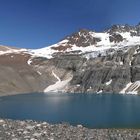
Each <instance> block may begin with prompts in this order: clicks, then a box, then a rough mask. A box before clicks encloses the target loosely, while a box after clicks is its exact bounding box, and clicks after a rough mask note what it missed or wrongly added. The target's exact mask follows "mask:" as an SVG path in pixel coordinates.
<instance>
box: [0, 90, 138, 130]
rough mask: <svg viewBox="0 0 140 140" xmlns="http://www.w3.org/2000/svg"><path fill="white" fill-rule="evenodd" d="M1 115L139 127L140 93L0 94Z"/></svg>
mask: <svg viewBox="0 0 140 140" xmlns="http://www.w3.org/2000/svg"><path fill="white" fill-rule="evenodd" d="M0 117H1V118H10V119H21V120H23V119H33V120H39V121H47V122H49V123H62V122H68V123H70V124H72V125H77V124H82V125H83V126H86V127H90V128H112V127H115V128H124V127H125V128H126V127H127V128H132V127H133V128H140V96H137V95H113V94H105V95H103V94H98V95H97V94H52V95H47V94H43V93H33V94H23V95H15V96H6V97H0Z"/></svg>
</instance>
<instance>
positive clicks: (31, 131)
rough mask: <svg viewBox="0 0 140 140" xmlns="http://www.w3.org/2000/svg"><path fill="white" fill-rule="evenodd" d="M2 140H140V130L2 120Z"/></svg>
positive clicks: (0, 137) (0, 124)
mask: <svg viewBox="0 0 140 140" xmlns="http://www.w3.org/2000/svg"><path fill="white" fill-rule="evenodd" d="M0 140H140V129H88V128H85V127H83V126H82V125H77V126H71V125H69V124H65V123H64V124H56V125H51V124H48V123H47V122H36V121H32V120H26V121H19V120H10V119H0Z"/></svg>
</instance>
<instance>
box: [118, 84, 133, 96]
mask: <svg viewBox="0 0 140 140" xmlns="http://www.w3.org/2000/svg"><path fill="white" fill-rule="evenodd" d="M131 85H132V83H131V82H130V83H128V84H127V85H126V86H125V88H124V89H122V90H121V91H120V93H122V94H125V92H126V90H127V89H128V88H129V87H130V86H131Z"/></svg>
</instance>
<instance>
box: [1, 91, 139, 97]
mask: <svg viewBox="0 0 140 140" xmlns="http://www.w3.org/2000/svg"><path fill="white" fill-rule="evenodd" d="M32 93H37V94H42V93H43V94H46V95H47V94H48V95H64V94H95V95H106V94H115V95H116V94H119V95H130V96H140V95H139V94H122V93H71V92H69V93H67V92H60V93H56V92H53V93H45V92H32ZM26 94H27V95H28V94H31V93H29V92H25V93H16V92H13V93H0V97H6V96H15V95H26Z"/></svg>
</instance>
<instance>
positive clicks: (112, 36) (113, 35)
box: [109, 34, 123, 43]
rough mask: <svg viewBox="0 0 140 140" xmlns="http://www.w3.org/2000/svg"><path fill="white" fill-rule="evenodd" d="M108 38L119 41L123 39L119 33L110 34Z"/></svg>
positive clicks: (111, 40)
mask: <svg viewBox="0 0 140 140" xmlns="http://www.w3.org/2000/svg"><path fill="white" fill-rule="evenodd" d="M109 40H110V42H115V43H118V42H121V41H123V37H122V36H121V35H120V34H112V35H111V36H109Z"/></svg>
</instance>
